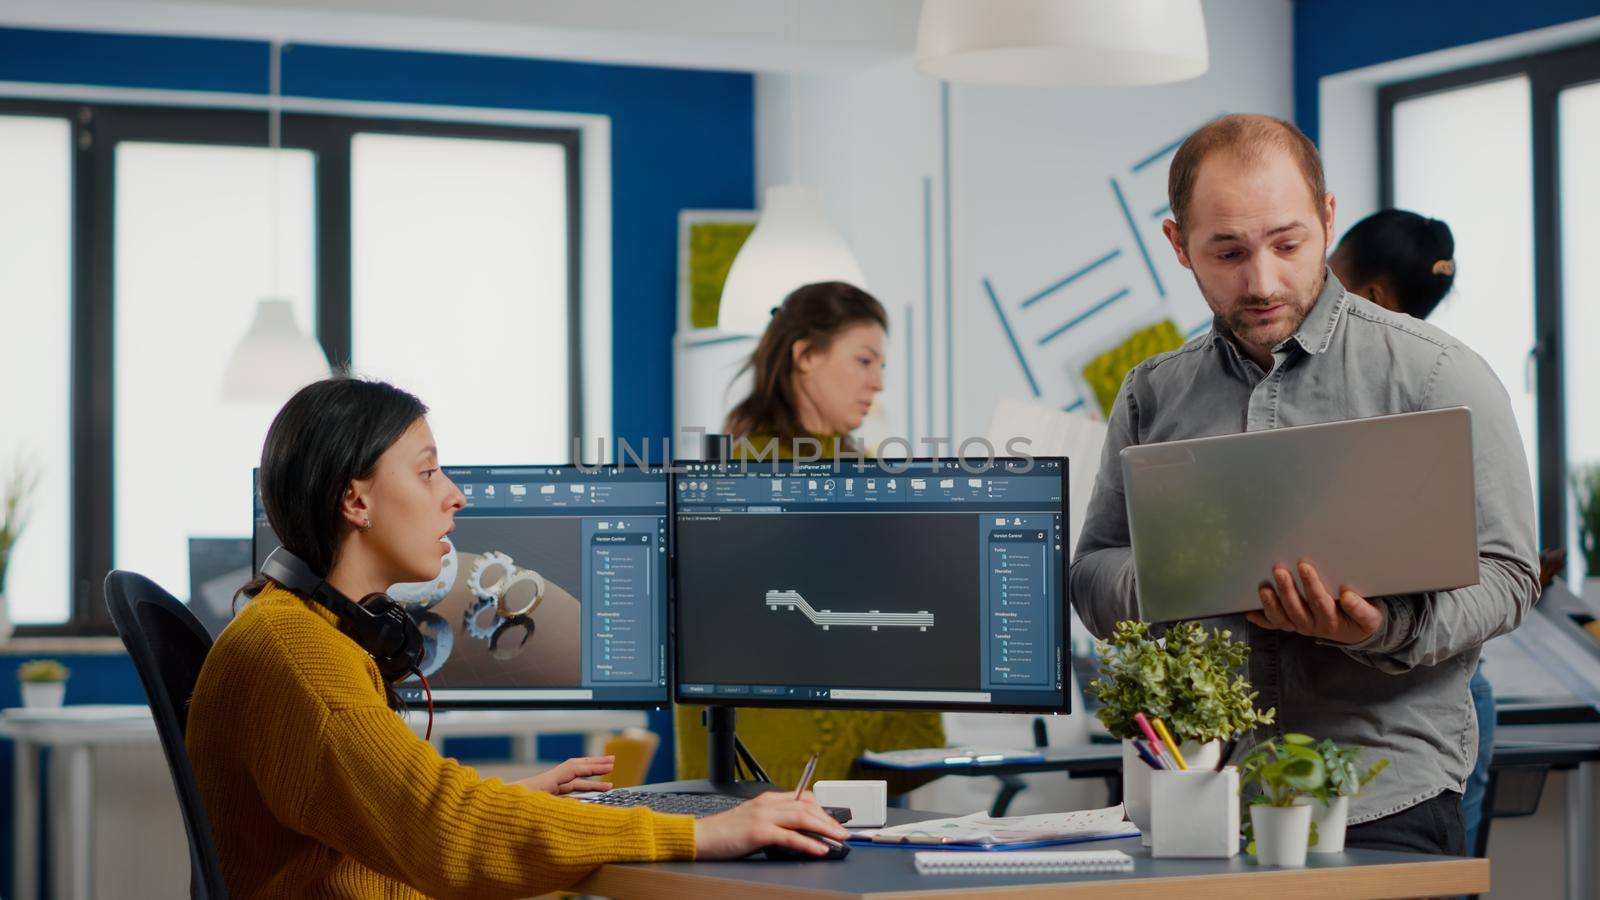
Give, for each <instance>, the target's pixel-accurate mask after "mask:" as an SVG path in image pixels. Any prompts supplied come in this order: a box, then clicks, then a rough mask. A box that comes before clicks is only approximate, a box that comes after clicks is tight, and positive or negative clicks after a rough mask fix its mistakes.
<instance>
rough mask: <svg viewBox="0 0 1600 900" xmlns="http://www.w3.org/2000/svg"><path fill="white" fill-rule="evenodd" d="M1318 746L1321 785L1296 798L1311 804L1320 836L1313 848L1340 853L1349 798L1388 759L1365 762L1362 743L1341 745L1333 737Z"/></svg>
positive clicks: (1385, 765) (1313, 829)
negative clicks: (1321, 775)
mask: <svg viewBox="0 0 1600 900" xmlns="http://www.w3.org/2000/svg"><path fill="white" fill-rule="evenodd" d="M1315 749H1316V751H1317V754H1318V755H1319V756H1321V757H1322V770H1323V773H1324V778H1323V782H1322V786H1321V787H1319V788H1317V789H1316V790H1314V791H1312V792H1311V796H1310V797H1301V798H1299V800H1297V801H1296V802H1297V803H1301V804H1302V805H1306V806H1310V807H1311V833H1312V834H1314V835H1316V836H1317V839H1316V840H1314V841H1312V842H1311V850H1312V852H1314V853H1341V852H1343V851H1344V829H1345V823H1346V822H1347V821H1348V820H1349V818H1350V798H1351V797H1354V796H1356V795H1357V794H1359V793H1361V791H1362V790H1363V789H1364V788H1366V786H1367V785H1368V784H1370V783H1371V782H1372V779H1374V778H1377V777H1378V773H1379V772H1382V771H1383V770H1384V769H1386V768H1388V767H1389V760H1388V759H1387V758H1382V759H1379V760H1378V761H1377V762H1375V763H1373V764H1372V765H1370V766H1363V765H1362V763H1361V752H1362V751H1361V748H1360V747H1341V746H1339V745H1338V744H1335V743H1334V742H1333V741H1330V740H1323V741H1320V742H1318V743H1317V745H1316V747H1315Z"/></svg>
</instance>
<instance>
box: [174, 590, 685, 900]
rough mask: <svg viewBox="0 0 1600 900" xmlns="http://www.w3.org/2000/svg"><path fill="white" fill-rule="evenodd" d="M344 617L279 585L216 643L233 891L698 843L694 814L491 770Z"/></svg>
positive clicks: (208, 718)
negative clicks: (411, 720)
mask: <svg viewBox="0 0 1600 900" xmlns="http://www.w3.org/2000/svg"><path fill="white" fill-rule="evenodd" d="M335 622H336V619H335V618H334V616H333V614H332V613H330V612H328V611H327V610H325V609H323V608H322V607H320V606H314V605H312V604H309V603H307V602H305V601H303V600H301V599H300V598H298V597H296V596H295V595H293V594H290V593H288V592H287V591H283V590H281V589H278V588H277V587H275V586H269V587H268V588H267V589H266V590H264V591H262V592H261V594H259V595H258V596H257V597H256V598H255V599H254V600H252V601H250V603H249V604H248V605H246V606H245V608H244V609H243V610H242V611H241V612H240V614H239V617H238V618H237V619H236V620H235V621H234V622H233V623H232V624H231V625H229V626H228V628H227V630H226V631H224V632H223V633H222V636H221V637H220V638H218V639H217V643H216V645H215V646H214V647H212V649H211V654H210V655H209V656H207V657H206V662H205V666H204V667H203V668H202V669H201V671H200V680H199V683H198V684H197V685H196V687H195V692H194V700H193V703H192V705H191V706H190V710H189V726H188V740H187V744H188V749H189V756H190V758H191V760H192V761H193V763H194V770H195V777H196V779H197V780H198V781H199V785H200V794H201V796H202V797H203V798H204V800H205V806H206V812H207V813H208V814H209V816H210V819H211V828H212V832H213V833H214V835H215V837H216V842H217V850H218V853H219V855H220V856H221V857H222V872H223V876H224V878H225V879H226V880H227V883H228V891H229V893H230V894H232V895H233V896H234V897H235V898H251V897H416V896H423V895H426V896H431V897H471V898H489V897H524V896H528V895H530V894H538V893H543V892H546V891H551V890H557V889H560V888H564V887H567V886H570V885H572V884H574V883H575V882H577V881H579V880H581V879H582V878H583V877H584V876H585V875H587V874H588V873H589V872H590V871H591V870H593V869H594V868H595V867H597V866H599V865H601V864H603V863H607V862H635V861H653V860H664V859H692V858H693V857H694V820H693V819H690V818H688V817H686V816H665V815H660V814H657V813H653V812H650V811H649V810H643V809H633V810H621V809H605V808H596V807H592V806H588V805H585V804H581V803H579V802H577V801H575V800H571V799H561V798H557V797H553V796H551V795H549V794H544V793H539V792H536V791H530V790H528V789H526V788H523V787H520V786H518V785H508V784H505V783H503V782H501V781H500V780H499V779H489V780H487V781H485V780H483V779H481V778H479V777H478V774H477V773H476V772H474V771H473V770H472V769H470V768H468V767H466V766H463V765H461V764H460V763H457V762H456V761H455V760H451V759H445V758H443V757H441V756H440V755H439V754H438V753H437V752H436V751H435V750H434V749H433V747H432V746H431V745H429V744H428V743H427V742H426V741H423V740H422V739H421V738H419V737H417V736H416V735H415V734H414V733H413V732H412V731H411V729H410V728H408V727H407V726H406V724H405V723H404V722H402V721H401V720H400V717H399V716H398V715H397V714H396V713H395V712H394V711H392V710H390V709H389V708H388V707H387V706H386V705H385V703H384V693H383V683H382V682H381V681H380V680H379V676H378V667H377V666H376V665H375V664H374V663H373V661H372V658H371V657H370V656H368V655H367V654H366V653H365V652H363V651H362V650H361V648H360V647H358V646H357V645H356V643H355V642H354V641H352V640H351V639H350V638H349V637H347V636H345V635H344V634H343V633H341V632H340V631H339V630H338V628H337V627H336V625H335Z"/></svg>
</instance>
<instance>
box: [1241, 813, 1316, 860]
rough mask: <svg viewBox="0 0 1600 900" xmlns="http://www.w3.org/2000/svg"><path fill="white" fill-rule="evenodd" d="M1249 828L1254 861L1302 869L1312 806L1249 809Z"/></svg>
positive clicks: (1309, 836)
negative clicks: (1254, 849)
mask: <svg viewBox="0 0 1600 900" xmlns="http://www.w3.org/2000/svg"><path fill="white" fill-rule="evenodd" d="M1250 826H1251V828H1252V829H1253V830H1254V831H1255V837H1256V862H1258V863H1260V864H1261V865H1263V866H1287V867H1301V866H1304V865H1305V864H1306V843H1307V842H1308V841H1310V840H1311V807H1309V806H1260V805H1257V806H1252V807H1250Z"/></svg>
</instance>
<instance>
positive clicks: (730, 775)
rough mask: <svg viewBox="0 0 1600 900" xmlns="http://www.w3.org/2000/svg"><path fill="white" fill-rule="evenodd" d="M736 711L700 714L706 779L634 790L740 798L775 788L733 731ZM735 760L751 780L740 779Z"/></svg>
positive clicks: (711, 708)
mask: <svg viewBox="0 0 1600 900" xmlns="http://www.w3.org/2000/svg"><path fill="white" fill-rule="evenodd" d="M736 712H737V710H736V709H735V708H734V707H732V706H708V707H706V708H705V711H704V712H702V713H701V716H702V721H703V722H705V725H706V761H707V763H708V765H707V773H708V774H709V776H710V777H709V778H696V779H692V780H689V781H666V782H659V783H656V784H646V785H641V786H640V787H639V788H637V790H646V791H674V792H679V791H681V792H688V793H697V794H699V793H709V794H726V795H727V796H730V797H740V798H743V799H749V798H751V797H754V796H756V795H758V794H764V793H766V792H768V791H774V790H778V787H777V786H775V785H774V784H772V781H771V779H769V778H768V777H767V773H766V771H765V770H763V769H762V768H761V764H760V763H758V762H756V758H755V755H754V754H752V753H751V752H750V748H748V747H746V746H745V745H744V742H743V741H741V740H739V736H738V734H736V733H735V732H734V718H735V717H734V714H735V713H736ZM736 760H742V761H743V762H744V765H745V768H746V769H748V770H749V772H750V776H751V780H748V781H741V780H740V779H739V773H738V768H737V766H736V765H735V761H736Z"/></svg>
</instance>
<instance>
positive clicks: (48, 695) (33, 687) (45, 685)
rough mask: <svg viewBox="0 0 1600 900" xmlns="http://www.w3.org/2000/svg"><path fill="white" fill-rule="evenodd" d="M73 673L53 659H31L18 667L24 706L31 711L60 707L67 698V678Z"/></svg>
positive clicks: (18, 678)
mask: <svg viewBox="0 0 1600 900" xmlns="http://www.w3.org/2000/svg"><path fill="white" fill-rule="evenodd" d="M71 674H72V672H71V670H69V669H68V668H67V667H66V666H63V665H62V664H61V663H58V662H56V661H55V660H53V659H31V660H28V661H27V662H25V663H23V664H22V665H20V666H18V667H17V680H18V681H20V682H22V705H23V706H25V707H28V708H30V709H32V708H37V707H42V706H60V705H61V702H62V701H63V700H65V699H66V696H67V676H68V675H71Z"/></svg>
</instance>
